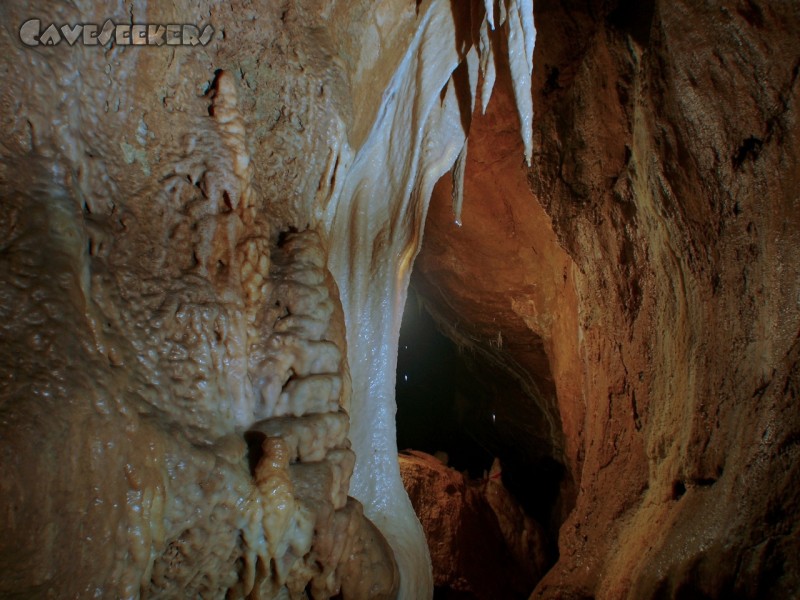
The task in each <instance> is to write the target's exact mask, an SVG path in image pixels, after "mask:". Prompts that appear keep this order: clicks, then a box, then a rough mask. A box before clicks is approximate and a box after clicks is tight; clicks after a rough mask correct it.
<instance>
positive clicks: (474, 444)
mask: <svg viewBox="0 0 800 600" xmlns="http://www.w3.org/2000/svg"><path fill="white" fill-rule="evenodd" d="M526 394H527V392H526V391H525V390H523V389H522V386H521V385H520V383H519V382H518V381H517V380H516V379H515V378H514V377H513V376H512V375H511V374H510V373H509V372H507V371H505V370H503V369H502V368H500V367H499V366H498V365H497V364H496V363H494V362H492V361H490V360H487V359H486V356H485V355H483V354H482V353H481V351H480V349H479V348H477V347H470V346H459V344H457V343H455V342H454V341H453V340H452V339H450V337H448V336H446V335H444V334H443V333H442V331H441V329H440V327H438V326H437V322H436V320H435V318H434V317H433V316H432V315H431V313H430V312H429V310H428V309H427V308H426V303H425V300H424V298H423V297H422V296H421V295H420V294H419V293H418V292H417V291H416V290H415V289H414V288H413V287H411V288H410V289H409V294H408V300H407V302H406V307H405V311H404V313H403V321H402V326H401V330H400V340H399V348H398V361H397V379H396V399H397V417H396V422H397V441H398V448H399V449H400V452H401V470H402V471H403V473H404V480H405V482H406V487H407V489H409V494H410V496H411V498H412V503H413V504H414V505H415V510H417V512H418V515H420V512H424V511H426V510H429V509H426V508H424V507H422V506H420V504H421V503H425V502H427V503H434V504H438V506H437V507H436V508H435V509H433V510H434V511H438V512H440V513H450V514H449V516H450V517H453V513H459V515H456V516H455V517H453V518H455V519H462V520H466V519H470V520H472V523H471V524H469V525H465V524H463V523H462V524H460V525H459V524H454V525H453V526H454V527H466V528H468V529H469V528H472V529H473V531H467V532H465V533H463V540H464V543H462V544H461V545H462V546H463V545H464V544H466V545H467V546H469V545H470V544H475V545H481V544H485V543H488V545H489V546H491V544H492V542H491V541H490V542H486V541H485V540H484V539H483V538H482V535H484V534H486V532H478V531H474V529H476V528H479V527H481V526H482V525H480V523H485V524H486V527H487V528H492V527H494V525H495V524H496V523H499V524H500V527H501V529H502V528H503V527H506V528H510V529H517V534H519V535H520V538H524V539H522V540H516V541H513V540H508V539H506V540H504V541H503V542H501V543H500V546H503V547H502V548H500V549H499V550H497V551H498V552H499V553H500V554H504V553H507V554H508V556H505V558H504V559H503V560H501V561H500V562H501V563H502V562H503V561H505V562H506V563H508V564H512V565H513V566H512V567H509V566H508V564H503V565H501V566H498V565H495V567H492V564H491V563H492V561H486V560H483V561H481V560H480V557H481V555H482V554H483V553H485V549H482V548H477V547H476V548H464V547H462V548H460V549H459V550H458V551H457V552H458V553H460V554H463V555H465V556H453V557H451V559H452V560H453V561H454V562H458V561H462V562H465V563H467V564H469V563H470V560H471V559H470V558H469V556H466V555H468V554H469V553H470V552H473V553H474V554H475V556H476V557H477V560H475V563H476V565H475V568H474V569H473V570H472V573H473V577H477V578H482V579H484V581H483V582H482V583H480V582H479V583H475V582H470V583H469V584H467V585H464V583H463V581H462V582H460V583H459V582H456V584H455V585H453V586H451V585H449V584H448V583H447V582H445V581H443V580H442V579H441V578H439V577H437V573H436V570H437V565H436V562H437V559H436V557H434V558H433V562H434V578H435V580H436V590H437V591H436V596H435V597H437V598H453V597H460V598H462V597H472V598H482V597H487V595H486V593H482V592H481V585H482V584H485V585H487V586H490V585H491V583H489V582H490V581H491V580H492V578H493V577H498V578H499V577H504V578H505V579H506V580H511V581H512V582H513V583H512V584H510V585H509V588H508V589H506V590H505V591H504V594H507V595H506V596H503V597H516V591H515V590H518V591H519V594H520V596H519V597H526V598H527V596H528V594H529V593H530V590H531V589H532V587H530V589H528V588H526V587H525V586H526V585H528V586H532V585H534V584H535V581H537V580H538V579H539V578H540V577H541V576H542V575H543V574H544V572H546V570H547V569H548V568H549V566H551V565H552V564H553V562H554V561H555V559H556V558H557V546H556V539H557V531H558V527H559V526H560V523H561V516H560V515H561V512H560V505H559V503H560V495H561V488H562V484H563V480H564V477H565V469H564V467H563V465H562V464H561V463H560V462H559V461H558V460H556V459H555V458H553V456H552V455H553V452H552V449H551V448H547V447H545V445H543V444H542V443H541V440H542V438H543V437H544V436H543V434H542V433H541V432H536V431H534V430H535V429H536V427H537V426H538V425H539V424H540V420H539V415H537V414H536V413H537V410H536V408H535V402H533V401H532V400H531V399H527V402H526ZM521 407H522V408H521ZM420 452H422V453H425V454H426V455H431V456H430V457H425V459H426V460H427V461H428V463H429V464H433V465H434V466H433V467H431V468H432V469H434V470H436V469H440V471H439V472H437V474H436V475H432V474H431V475H429V476H428V477H429V478H428V479H426V477H425V476H421V475H419V473H418V472H417V474H416V475H413V476H411V477H416V478H417V481H415V482H409V480H408V477H409V476H408V475H407V471H408V469H409V467H407V466H404V460H405V461H410V460H420V458H421V455H420V454H419V453H420ZM437 462H438V463H441V465H437V464H436V463H437ZM456 472H457V474H456ZM420 479H421V480H422V482H420ZM462 479H463V481H464V487H463V489H462V488H461V487H460V486H459V485H458V484H459V483H460V481H462ZM445 480H446V481H447V482H448V483H447V484H446V485H445V484H444V483H442V482H443V481H445ZM451 480H452V481H451ZM453 481H455V482H456V484H455V485H454V484H453ZM498 483H499V484H501V485H499V486H498V485H497V484H498ZM411 487H413V488H414V490H413V491H412V490H410V488H411ZM426 487H427V489H425V488H426ZM470 490H472V491H470ZM473 491H474V492H475V494H477V496H480V494H483V495H485V496H486V497H487V498H488V499H489V500H488V501H489V504H492V510H494V511H495V513H497V510H500V511H504V510H507V511H508V512H509V514H510V516H508V515H502V514H494V515H492V516H489V517H488V518H487V519H486V520H485V521H482V519H483V517H485V515H483V516H481V515H479V516H478V517H475V516H474V515H472V512H471V511H477V512H480V508H478V506H477V505H479V504H480V500H474V499H471V498H472V494H473ZM443 496H447V497H446V498H445V497H443ZM453 496H458V497H459V499H458V501H457V502H458V503H462V504H463V505H458V504H457V503H456V504H455V505H454V504H453V502H454V501H453V499H452V497H453ZM477 496H476V497H477ZM498 498H500V499H499V500H498ZM498 505H500V506H499V507H498ZM520 509H521V510H520ZM515 511H518V512H515ZM523 513H524V516H523ZM423 517H424V515H420V518H421V520H423ZM504 519H507V520H508V521H509V522H505V523H504V522H503V521H504ZM515 519H516V522H514V523H511V522H512V521H515ZM531 521H533V524H531ZM475 523H478V525H475ZM423 527H424V528H425V529H426V535H428V544H429V546H430V547H433V546H434V545H436V544H439V543H440V542H441V540H438V539H431V538H432V536H439V535H441V536H448V535H449V536H454V538H456V539H458V538H459V536H460V535H461V534H459V533H458V532H456V533H454V532H452V531H449V532H445V531H444V530H443V528H442V527H434V529H433V531H428V529H429V527H427V526H426V524H425V523H424V522H423ZM526 528H528V529H531V531H530V532H528V531H527V530H526ZM523 530H525V532H524V533H523ZM505 533H506V534H508V533H509V532H505ZM504 535H505V534H504ZM511 535H512V537H513V535H514V534H513V533H512V534H511ZM526 536H527V537H526ZM506 537H508V535H506ZM533 537H536V538H537V539H536V540H533V539H528V538H533ZM451 541H452V540H451ZM520 544H522V545H524V546H525V548H524V549H521V548H517V549H516V550H517V553H516V554H517V556H512V555H514V549H513V548H510V546H514V545H520ZM520 554H522V555H523V558H520V556H519V555H520ZM517 567H518V568H517ZM492 568H494V569H496V570H500V571H503V573H499V572H498V573H490V572H489V573H483V574H482V575H478V571H480V570H481V569H483V570H484V571H491V570H492ZM452 569H453V570H454V571H457V570H458V569H459V566H458V565H452ZM515 569H516V570H517V571H519V572H515V573H514V574H512V575H509V573H508V571H509V570H511V571H514V570H515ZM515 577H516V581H515V580H514V578H515ZM465 591H466V592H467V595H463V594H464V593H465ZM488 597H492V596H488ZM494 597H499V596H494Z"/></svg>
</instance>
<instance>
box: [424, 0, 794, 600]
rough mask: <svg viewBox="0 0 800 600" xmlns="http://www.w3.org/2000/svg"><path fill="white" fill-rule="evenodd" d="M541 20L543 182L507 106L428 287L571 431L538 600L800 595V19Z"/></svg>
mask: <svg viewBox="0 0 800 600" xmlns="http://www.w3.org/2000/svg"><path fill="white" fill-rule="evenodd" d="M535 15H536V25H537V29H538V31H539V37H538V39H537V46H536V54H535V65H534V74H535V78H534V85H533V93H534V105H535V106H536V119H535V126H534V130H535V150H534V160H533V165H532V167H531V168H530V169H529V170H527V172H526V170H525V168H524V167H523V166H522V165H521V164H520V162H519V159H518V157H519V156H520V148H519V146H517V147H516V148H514V149H512V148H510V145H513V144H516V140H515V138H514V136H513V135H512V134H511V133H510V132H507V131H506V129H507V128H509V127H510V125H509V124H508V122H507V121H505V120H504V119H507V118H508V117H507V115H508V110H507V109H506V108H505V107H504V106H503V98H502V96H500V95H498V96H496V97H495V99H494V100H493V103H495V104H493V105H492V106H490V110H489V113H488V114H487V116H486V117H483V118H480V117H478V116H476V117H475V121H473V127H472V132H471V139H470V155H469V163H468V166H467V186H466V193H465V202H464V216H463V221H464V227H463V228H462V229H457V228H455V227H454V226H452V225H451V222H452V216H451V213H450V212H449V211H450V209H449V205H448V204H449V189H448V188H447V184H441V185H440V186H439V189H438V190H437V192H436V193H435V194H434V199H433V201H432V206H431V211H430V219H429V221H428V224H427V227H426V233H425V235H426V241H425V244H426V245H425V247H424V249H423V252H422V253H421V255H420V257H419V260H418V263H417V268H418V271H417V273H416V274H415V277H417V284H418V287H419V289H420V290H421V293H423V294H424V295H426V297H427V300H428V302H429V304H430V305H431V306H432V309H433V311H434V312H435V313H437V314H438V315H439V317H440V320H441V321H442V322H444V323H450V324H452V323H455V322H457V323H458V326H459V329H460V331H461V335H462V337H463V338H470V337H471V339H473V341H474V343H475V345H478V346H483V347H487V346H489V345H490V341H491V340H493V339H496V338H498V333H497V332H498V331H499V332H501V334H502V339H503V348H502V351H500V352H496V353H495V355H496V356H498V357H499V361H501V362H502V361H503V360H504V361H505V363H506V364H507V365H511V366H509V367H508V368H509V369H512V370H513V369H516V368H518V366H522V367H523V368H524V369H525V370H526V371H527V372H528V373H530V374H532V375H533V376H534V378H535V381H536V383H537V386H538V388H539V390H540V392H541V400H540V405H541V406H542V412H543V414H555V415H557V417H558V420H559V427H560V431H556V435H554V436H553V437H552V440H553V441H552V442H551V443H550V447H551V449H552V450H553V452H554V453H555V454H554V455H555V456H559V454H558V453H559V451H563V457H564V460H565V462H566V464H567V465H568V466H569V469H570V472H571V474H572V477H573V478H574V481H575V488H576V489H575V492H576V495H575V503H574V509H573V510H572V511H571V512H570V513H569V516H568V518H567V519H566V521H565V522H564V524H563V526H562V527H561V530H560V534H559V549H560V559H559V561H558V563H557V564H556V566H555V567H554V568H553V569H552V570H551V571H550V572H549V573H548V574H547V575H546V576H545V577H544V579H543V580H542V581H541V582H540V583H539V585H538V587H537V588H536V593H535V596H537V597H548V598H580V597H600V598H622V597H627V598H652V597H658V598H663V597H750V598H762V597H774V598H785V597H793V596H796V595H797V594H798V593H800V563H798V558H797V557H798V556H800V552H799V551H798V550H800V548H799V546H800V544H799V543H798V539H800V538H799V537H798V521H797V519H796V516H795V515H796V514H797V511H798V509H800V485H799V484H798V483H797V482H798V481H800V473H798V471H799V470H800V467H798V464H799V463H798V458H800V447H798V443H797V441H798V439H800V411H799V410H798V408H797V393H798V385H800V363H799V362H798V361H800V310H799V305H800V254H798V251H797V249H798V247H800V246H798V241H800V210H799V209H800V196H799V195H798V192H797V190H798V184H799V183H800V181H798V180H799V179H800V175H798V173H800V171H798V166H799V165H798V152H799V149H800V146H799V145H798V144H799V143H800V139H798V136H800V127H798V109H799V108H800V105H799V104H800V93H799V91H798V90H800V83H799V81H798V80H800V58H798V57H799V56H800V41H798V38H797V31H798V30H800V7H799V6H798V5H797V4H796V3H789V2H782V3H769V4H768V3H760V2H755V1H753V0H747V1H740V2H700V3H697V2H659V1H648V2H643V3H633V2H593V1H589V2H567V1H565V2H555V1H548V0H541V1H539V2H537V3H536V5H535ZM506 89H507V88H506ZM499 91H500V92H502V91H503V86H502V85H501V86H500V89H499ZM507 95H508V94H507V92H506V93H505V96H506V97H507ZM506 102H508V100H506ZM508 156H512V157H514V158H513V159H511V160H509V159H508V158H507V157H508ZM526 177H527V184H528V185H527V186H526V185H524V183H523V179H524V178H526ZM444 329H445V330H446V331H447V326H445V327H444ZM523 400H524V399H516V400H512V402H522V401H523ZM545 437H546V436H545Z"/></svg>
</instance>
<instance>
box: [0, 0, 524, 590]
mask: <svg viewBox="0 0 800 600" xmlns="http://www.w3.org/2000/svg"><path fill="white" fill-rule="evenodd" d="M0 15H1V16H2V19H3V22H4V23H6V24H7V27H4V28H3V30H2V32H0V55H2V56H3V61H2V64H3V72H4V88H3V91H2V97H0V118H1V119H2V122H3V134H4V135H3V138H4V139H3V141H2V146H1V147H0V157H1V158H0V197H1V198H2V205H0V237H1V238H2V241H1V242H0V244H1V245H0V279H1V280H2V292H0V293H2V297H1V298H0V307H2V308H1V310H2V312H1V313H0V319H1V321H0V327H2V339H3V344H2V349H0V373H2V375H1V376H0V381H2V393H1V394H0V398H1V399H2V400H1V402H2V404H0V411H2V413H1V414H2V422H1V429H0V448H2V475H1V476H0V496H1V497H2V498H3V502H4V506H5V508H4V510H3V536H2V541H1V542H0V570H1V571H2V577H0V594H2V595H4V596H15V597H31V596H59V597H86V596H93V597H118V598H137V597H153V598H155V597H176V596H186V597H219V598H221V597H229V598H237V597H250V598H279V597H304V596H305V595H306V594H311V595H312V596H313V597H315V598H322V597H331V596H335V595H337V594H341V595H342V596H343V597H346V598H384V597H385V598H392V597H395V596H397V595H398V594H399V596H400V597H403V598H420V597H426V596H429V595H430V592H431V575H430V566H429V560H428V557H427V549H426V546H425V540H424V537H423V535H422V531H421V528H420V526H419V524H418V522H417V520H416V517H415V516H414V513H413V510H412V507H411V504H410V503H409V501H408V498H407V496H406V495H405V493H404V491H403V488H402V484H401V481H400V474H399V469H398V466H397V458H396V447H395V446H396V444H395V441H394V404H393V403H394V400H393V393H392V389H393V381H394V368H393V365H394V361H395V357H396V343H397V335H398V328H399V323H400V314H401V311H402V307H403V302H404V297H405V290H406V286H407V284H408V277H409V273H410V269H411V265H412V263H413V259H414V256H415V255H416V253H417V251H418V250H419V247H420V243H421V230H422V223H423V222H424V218H425V214H426V210H427V203H428V199H429V196H430V194H431V190H432V189H433V185H434V183H435V182H436V181H437V180H438V179H439V178H440V177H441V176H442V175H443V174H445V173H446V172H447V171H448V170H450V168H451V166H452V165H453V163H454V162H455V161H456V159H457V157H458V156H461V157H462V162H461V164H463V158H464V157H465V156H466V138H467V133H468V128H469V127H468V120H469V117H470V114H471V107H472V106H473V105H474V103H475V98H476V97H477V93H478V92H477V90H478V73H479V71H480V70H482V71H483V73H484V75H485V77H486V81H487V82H488V83H487V85H485V86H484V88H483V92H482V97H483V103H484V104H486V103H487V102H488V99H489V95H490V93H491V79H492V77H491V75H490V73H491V71H492V69H493V58H492V57H493V56H495V55H497V54H499V53H506V52H507V53H508V54H509V56H510V57H511V62H512V63H513V65H514V69H515V73H516V74H517V76H518V78H517V81H518V86H517V88H516V89H517V91H518V98H519V103H518V106H519V113H520V116H521V117H522V120H521V124H522V127H521V129H520V131H521V132H522V139H523V140H524V141H525V148H526V149H527V151H528V154H529V155H530V149H531V119H532V112H531V110H532V109H531V101H530V100H531V99H530V94H529V93H528V90H529V84H530V76H531V68H532V52H533V40H534V29H533V14H532V10H531V5H530V3H529V2H528V3H526V2H517V0H502V1H501V2H498V3H489V5H488V13H487V7H486V6H485V5H484V4H483V3H480V2H473V3H456V4H452V3H450V2H445V1H443V0H430V1H426V2H417V3H413V2H405V0H403V1H390V2H383V3H372V2H367V1H361V2H349V3H341V2H322V3H319V2H304V1H301V2H297V3H287V2H271V1H264V2H258V3H250V2H230V3H215V2H207V1H201V2H194V1H188V0H187V1H179V2H175V3H171V4H169V5H165V4H155V3H144V2H136V1H131V2H127V3H116V2H108V1H103V0H97V1H92V0H81V1H78V2H69V3H66V2H65V3H55V4H54V3H50V2H43V1H42V2H34V3H23V2H6V3H4V4H3V6H2V8H0ZM31 19H39V20H40V22H41V23H44V24H47V23H58V24H61V23H65V24H70V23H73V24H74V23H80V24H84V25H87V26H88V25H91V24H96V25H97V26H98V27H97V31H100V30H101V29H102V28H103V24H104V23H107V22H108V21H109V20H111V21H112V22H113V23H116V24H117V25H120V24H121V25H130V26H131V27H130V28H127V27H125V28H123V29H124V30H125V31H128V32H133V31H134V29H135V28H134V27H133V26H134V25H136V26H138V25H142V24H154V25H156V26H158V25H169V24H175V23H183V24H184V25H185V26H182V29H183V30H187V27H188V25H186V24H187V23H191V29H188V30H190V31H195V30H196V31H198V32H204V33H203V36H204V39H203V40H202V41H201V43H199V44H195V45H192V44H188V45H174V44H171V43H170V44H165V45H163V46H159V45H155V44H154V45H148V46H131V45H127V44H125V43H121V42H120V41H118V40H117V39H116V37H115V36H108V37H104V38H102V39H100V40H98V43H92V44H84V43H82V42H81V41H77V42H74V43H67V42H66V41H63V40H62V42H61V43H59V44H57V45H56V44H49V43H47V40H49V41H51V42H52V41H55V40H56V36H55V35H54V34H53V35H50V34H48V35H47V36H45V34H44V33H41V35H42V36H45V37H43V38H42V39H41V40H40V43H39V44H38V45H32V44H31V43H29V42H30V39H28V37H29V36H28V33H30V31H28V33H26V34H25V36H23V37H25V39H26V40H27V41H24V40H23V39H22V38H20V37H19V35H18V31H19V29H20V27H21V26H22V25H23V23H29V22H30V21H31ZM90 29H92V28H90ZM92 30H93V31H94V29H92ZM135 30H136V31H139V30H142V28H141V27H140V28H139V29H135ZM212 30H213V32H214V34H213V39H210V40H208V39H206V37H207V36H206V33H207V32H210V31H212ZM26 31H27V30H26ZM65 35H66V34H65ZM467 107H468V108H467Z"/></svg>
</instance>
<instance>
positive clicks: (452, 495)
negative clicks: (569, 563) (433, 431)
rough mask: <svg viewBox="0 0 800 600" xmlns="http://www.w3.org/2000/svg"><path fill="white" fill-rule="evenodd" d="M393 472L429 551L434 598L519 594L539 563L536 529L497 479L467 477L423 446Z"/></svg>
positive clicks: (539, 534)
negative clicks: (422, 530) (427, 451)
mask: <svg viewBox="0 0 800 600" xmlns="http://www.w3.org/2000/svg"><path fill="white" fill-rule="evenodd" d="M400 473H401V475H402V476H403V484H404V485H405V488H406V490H407V491H408V495H409V497H410V498H411V503H412V504H413V505H414V510H415V511H416V513H417V515H418V516H419V518H420V522H421V523H422V527H423V529H424V530H425V536H426V537H427V539H428V544H429V547H430V550H431V562H432V565H433V581H434V585H435V586H436V588H437V590H438V592H437V594H438V595H437V597H444V598H450V597H453V598H479V599H484V598H485V599H487V600H489V599H491V598H527V596H528V592H529V591H530V589H531V587H532V586H533V584H534V582H535V581H536V580H537V579H538V578H539V577H540V576H541V573H542V572H543V569H544V568H545V567H546V557H545V554H544V549H543V542H542V531H541V528H539V527H538V526H537V525H536V523H535V522H534V521H532V520H531V519H529V518H527V517H526V516H525V515H524V513H523V512H522V510H521V509H520V508H519V506H518V505H517V504H516V502H515V501H514V500H513V499H512V498H511V496H510V495H509V493H508V491H507V490H506V489H505V488H504V487H503V484H502V482H501V481H500V479H499V474H500V473H499V472H498V473H497V475H498V478H491V477H489V478H487V479H484V480H483V481H475V480H471V479H469V478H466V477H465V476H464V475H462V474H461V473H459V472H458V471H456V470H454V469H451V468H449V467H447V466H445V465H444V464H443V463H441V462H440V461H439V460H438V459H436V458H434V457H433V456H430V455H429V454H425V453H423V452H416V451H409V452H406V453H403V454H401V455H400Z"/></svg>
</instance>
